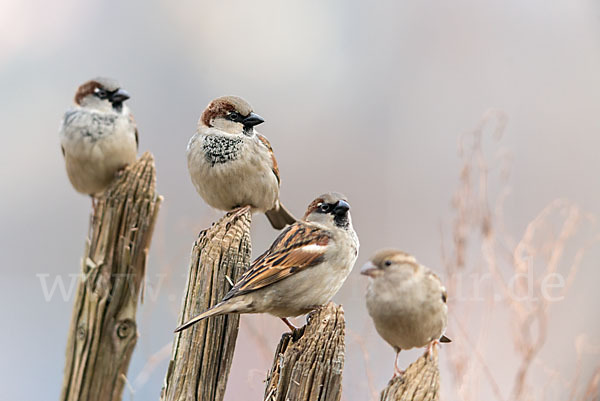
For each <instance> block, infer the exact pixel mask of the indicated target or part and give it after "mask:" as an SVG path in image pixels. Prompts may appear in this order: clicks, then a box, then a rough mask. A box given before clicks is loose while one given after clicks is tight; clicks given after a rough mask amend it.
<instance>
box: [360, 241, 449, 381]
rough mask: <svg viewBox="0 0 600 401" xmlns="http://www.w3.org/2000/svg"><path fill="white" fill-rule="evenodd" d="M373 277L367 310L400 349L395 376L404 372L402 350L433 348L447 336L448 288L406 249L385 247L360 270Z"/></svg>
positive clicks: (368, 293) (387, 338)
mask: <svg viewBox="0 0 600 401" xmlns="http://www.w3.org/2000/svg"><path fill="white" fill-rule="evenodd" d="M360 273H361V274H364V275H366V276H369V286H368V288H367V309H368V311H369V315H371V318H372V319H373V322H374V323H375V328H376V329H377V332H378V333H379V335H380V336H381V337H382V338H383V339H384V340H385V341H387V343H388V344H390V345H391V346H392V347H393V348H394V350H395V351H396V360H395V362H394V377H396V376H398V375H401V374H402V371H401V370H400V369H399V368H398V355H399V353H400V350H402V349H411V348H414V347H424V346H428V347H427V351H428V352H430V351H431V347H432V346H433V344H435V343H436V342H437V341H438V339H439V340H440V341H441V342H450V340H449V339H448V338H447V337H446V336H444V335H443V334H444V331H445V330H446V319H447V314H448V306H447V305H446V297H447V295H446V289H445V288H444V286H443V285H442V283H441V281H440V279H439V278H438V276H436V275H435V274H434V273H433V272H432V271H431V270H429V269H428V268H427V267H425V266H423V265H421V264H419V263H418V262H417V260H416V259H415V258H414V257H413V256H411V255H409V254H406V253H404V252H401V251H397V250H382V251H379V252H378V253H376V254H375V256H374V257H373V258H372V259H371V261H370V262H367V263H366V264H365V265H364V266H363V267H362V268H361V270H360Z"/></svg>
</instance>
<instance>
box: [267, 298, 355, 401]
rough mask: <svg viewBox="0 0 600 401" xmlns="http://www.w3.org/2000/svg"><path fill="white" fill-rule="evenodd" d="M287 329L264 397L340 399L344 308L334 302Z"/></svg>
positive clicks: (274, 399) (283, 400)
mask: <svg viewBox="0 0 600 401" xmlns="http://www.w3.org/2000/svg"><path fill="white" fill-rule="evenodd" d="M308 319H309V320H308V323H307V324H306V326H304V327H301V328H300V329H298V330H295V331H294V333H285V334H284V335H283V336H282V338H281V341H280V342H279V345H278V346H277V351H276V352H275V358H274V360H273V366H272V367H271V371H270V372H269V376H268V377H267V387H266V390H265V398H264V399H265V401H295V400H297V401H317V400H320V401H338V400H339V399H340V397H341V395H342V370H343V369H344V352H345V344H344V335H345V328H346V323H345V321H344V310H343V309H342V307H341V306H337V305H335V304H334V303H333V302H330V303H329V304H327V305H325V306H324V307H322V308H321V309H319V310H316V311H314V312H312V313H311V314H310V315H309V318H308Z"/></svg>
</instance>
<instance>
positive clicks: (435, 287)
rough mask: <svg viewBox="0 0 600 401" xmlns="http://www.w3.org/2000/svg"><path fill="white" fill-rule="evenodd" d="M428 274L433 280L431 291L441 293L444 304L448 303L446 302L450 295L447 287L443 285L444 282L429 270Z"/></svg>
mask: <svg viewBox="0 0 600 401" xmlns="http://www.w3.org/2000/svg"><path fill="white" fill-rule="evenodd" d="M426 274H427V276H428V277H429V278H431V284H432V286H431V290H432V291H436V290H439V291H441V293H442V294H441V295H442V302H443V303H446V301H447V300H448V293H447V292H446V287H444V285H443V284H442V280H440V278H439V277H438V275H437V274H435V273H434V272H432V271H431V270H429V271H428V272H427V273H426Z"/></svg>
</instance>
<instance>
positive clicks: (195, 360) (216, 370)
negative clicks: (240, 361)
mask: <svg viewBox="0 0 600 401" xmlns="http://www.w3.org/2000/svg"><path fill="white" fill-rule="evenodd" d="M251 220H252V215H251V213H250V208H248V207H245V208H241V209H238V210H236V211H234V212H230V213H227V215H226V216H225V217H223V218H222V219H221V220H219V221H218V222H217V223H215V224H213V226H212V227H211V228H209V229H208V230H205V231H202V232H201V233H200V234H199V236H198V239H197V240H196V242H195V243H194V246H193V248H192V256H191V261H190V269H189V276H188V282H187V288H186V290H185V294H184V298H183V306H182V309H181V313H180V315H179V320H178V322H179V324H182V323H184V322H185V321H187V320H189V319H190V318H192V317H194V316H196V315H197V314H199V313H200V312H203V311H205V310H206V309H208V308H209V307H211V306H213V305H215V304H216V303H218V302H219V301H221V300H222V299H223V297H224V296H225V294H226V293H227V291H229V289H230V288H231V283H230V282H229V280H231V282H235V281H236V280H237V279H238V278H239V277H240V276H241V274H242V273H243V272H244V270H245V269H247V267H248V266H249V264H250V253H251V243H250V222H251ZM228 278H229V279H228ZM239 319H240V316H239V315H238V314H229V315H225V316H216V317H211V318H208V319H205V320H203V321H201V322H199V323H196V324H195V325H194V326H192V327H190V328H188V329H186V330H183V331H181V332H179V333H176V334H175V340H174V342H173V356H172V360H171V361H170V363H169V367H168V370H167V375H166V377H165V383H164V385H163V389H162V391H161V400H168V401H180V400H190V401H191V400H194V401H221V400H223V397H224V395H225V386H226V385H227V378H228V376H229V369H230V368H231V362H232V359H233V351H234V349H235V341H236V339H237V333H238V324H239ZM175 327H176V326H175V324H174V325H173V329H175Z"/></svg>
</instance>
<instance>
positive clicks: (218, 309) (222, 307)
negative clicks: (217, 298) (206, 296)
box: [175, 302, 229, 333]
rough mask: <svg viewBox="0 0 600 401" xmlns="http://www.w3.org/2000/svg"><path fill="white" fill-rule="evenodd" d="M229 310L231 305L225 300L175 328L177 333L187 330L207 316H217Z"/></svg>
mask: <svg viewBox="0 0 600 401" xmlns="http://www.w3.org/2000/svg"><path fill="white" fill-rule="evenodd" d="M227 312H229V306H228V305H227V304H226V303H224V302H221V303H218V304H216V305H215V306H213V307H212V308H210V309H208V310H207V311H204V312H202V313H201V314H199V315H197V316H194V317H193V318H192V319H190V320H188V321H187V322H185V323H184V324H182V325H181V326H179V327H177V328H176V329H175V333H177V332H179V331H182V330H185V329H187V328H188V327H190V326H192V325H194V324H196V323H198V322H199V321H200V320H203V319H206V318H207V317H211V316H215V315H222V314H224V313H227Z"/></svg>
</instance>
